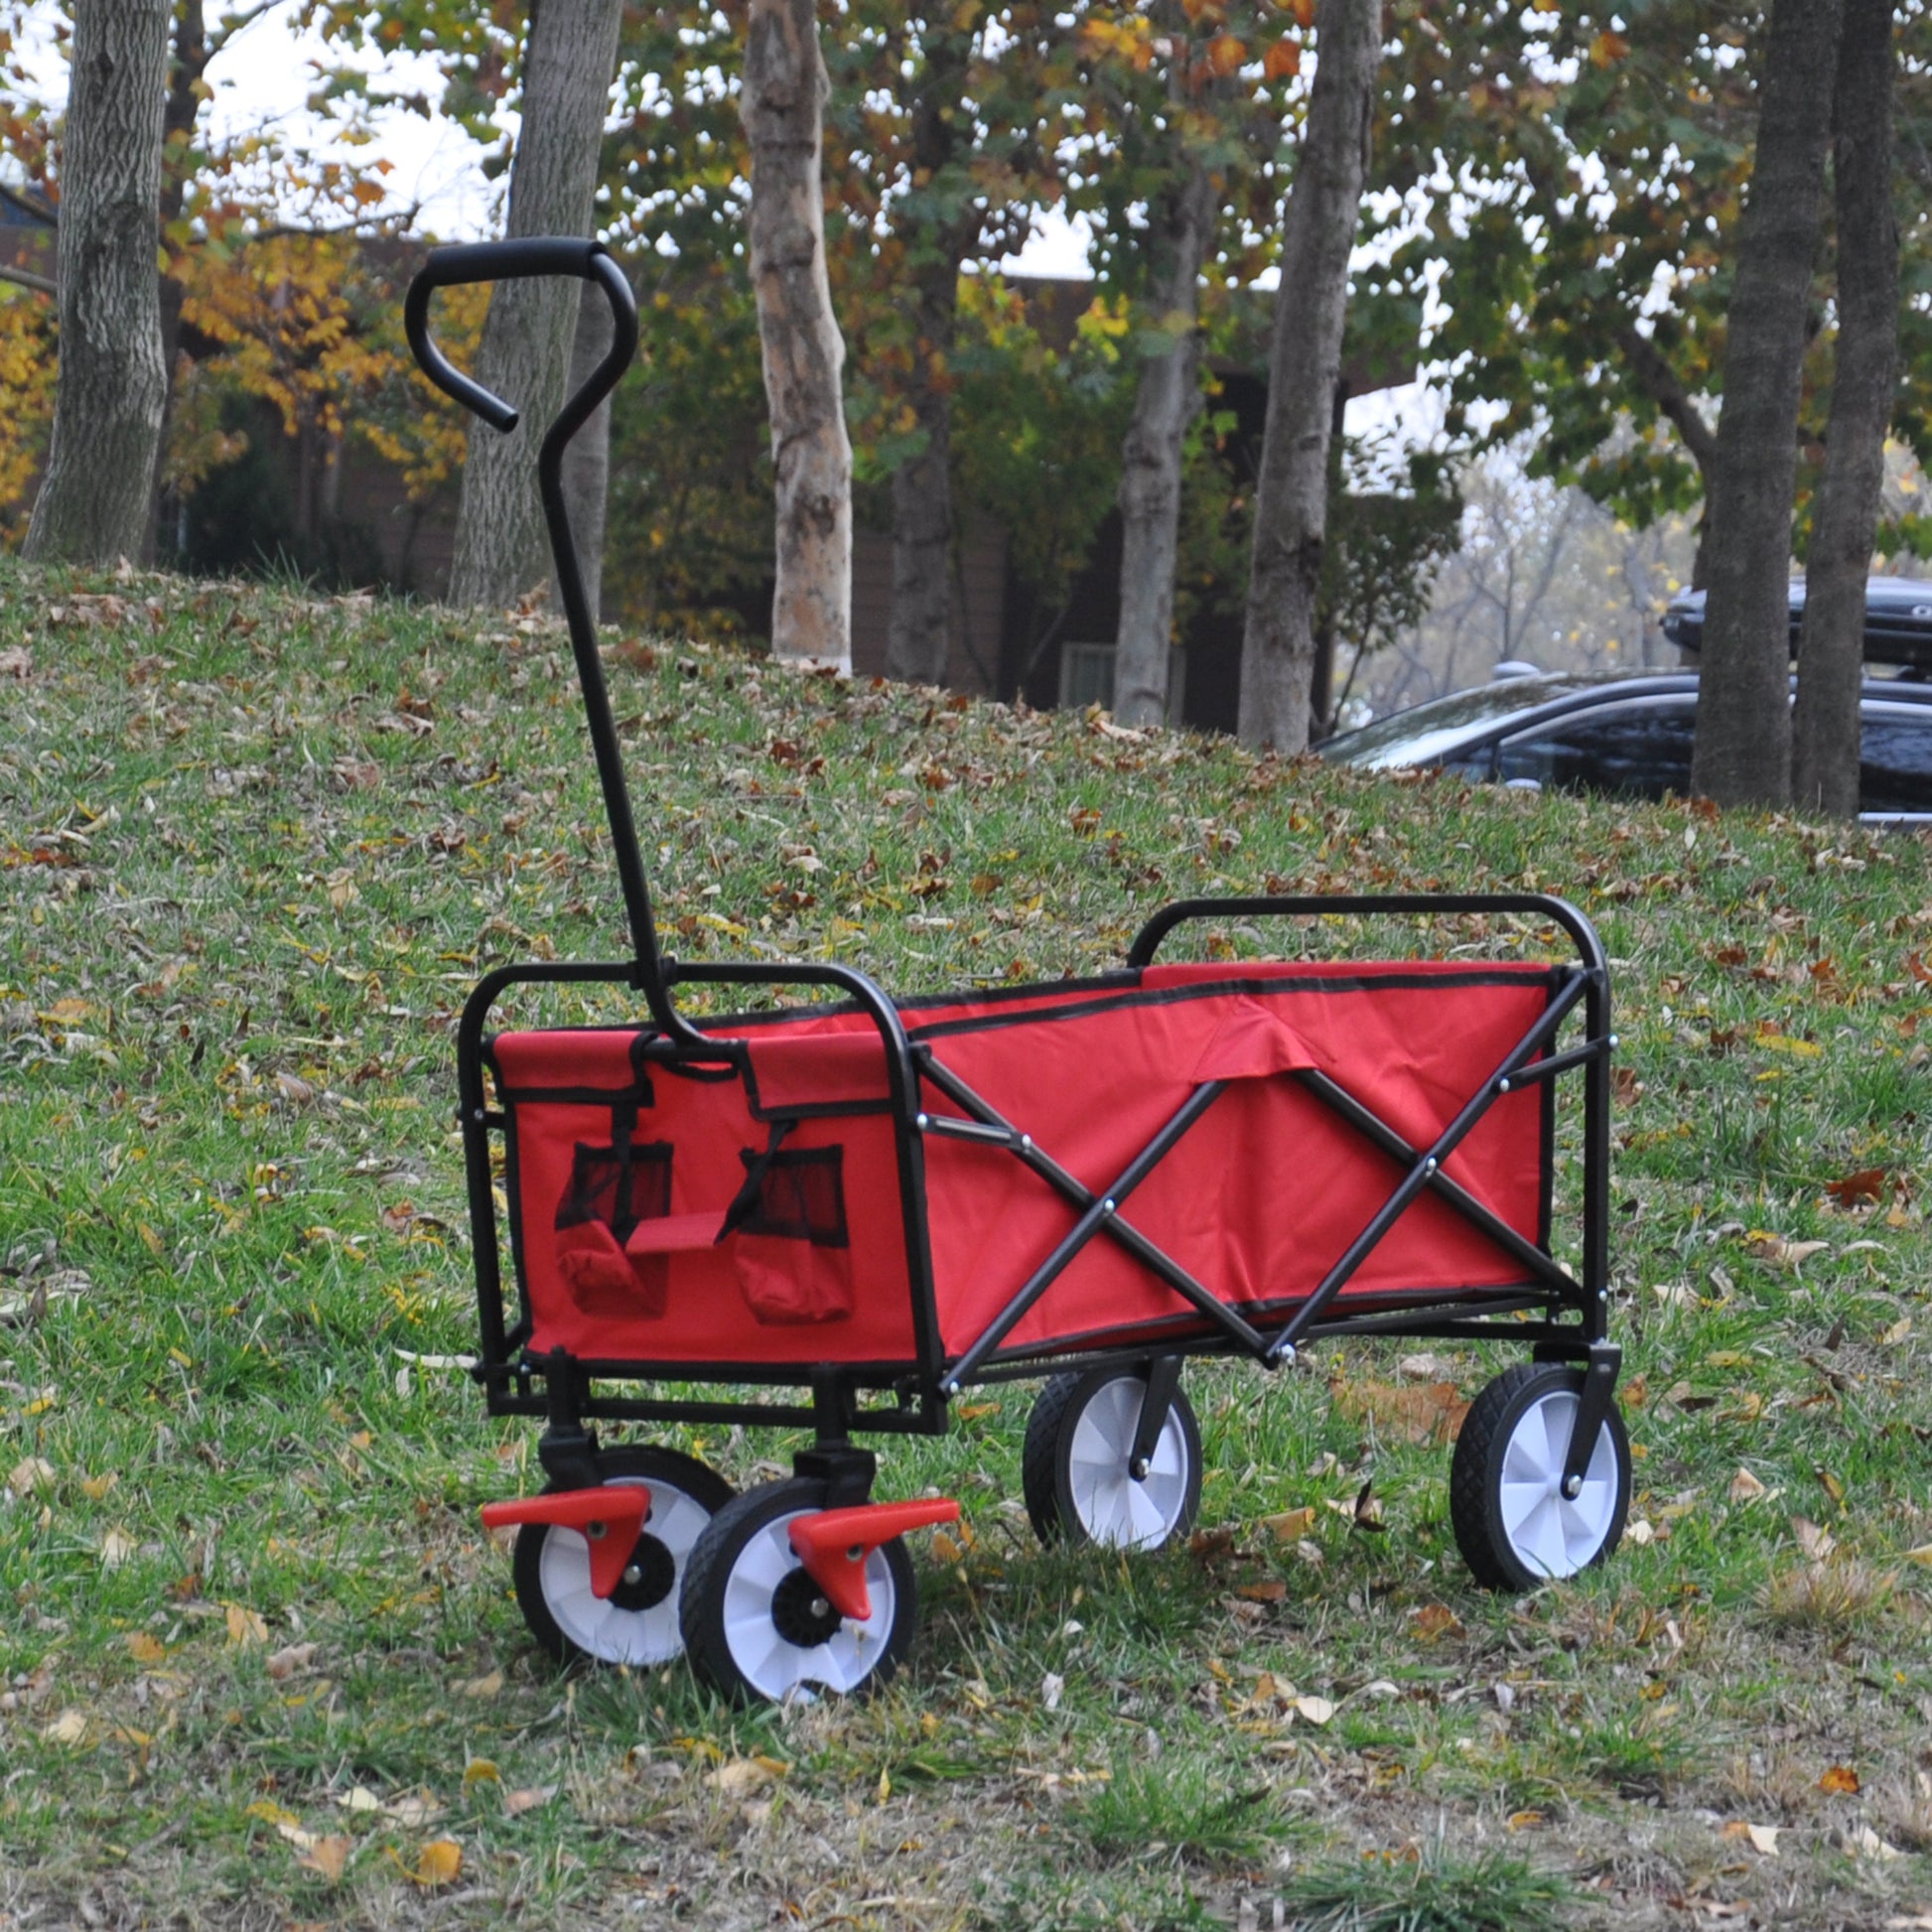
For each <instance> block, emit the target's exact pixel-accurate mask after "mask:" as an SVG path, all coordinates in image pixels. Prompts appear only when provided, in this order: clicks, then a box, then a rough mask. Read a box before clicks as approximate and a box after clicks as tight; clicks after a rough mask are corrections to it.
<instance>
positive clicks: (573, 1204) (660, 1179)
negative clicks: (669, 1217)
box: [557, 1141, 671, 1246]
mask: <svg viewBox="0 0 1932 1932" xmlns="http://www.w3.org/2000/svg"><path fill="white" fill-rule="evenodd" d="M670 1211H671V1144H670V1143H669V1142H668V1141H654V1142H652V1143H650V1144H649V1145H648V1146H645V1147H632V1146H631V1145H630V1143H629V1142H627V1141H626V1142H623V1143H622V1144H621V1145H620V1146H617V1147H586V1146H585V1145H584V1143H583V1142H581V1141H580V1142H579V1143H578V1144H577V1154H576V1158H575V1160H574V1162H573V1163H572V1167H571V1175H570V1186H569V1189H568V1190H567V1191H566V1192H565V1194H564V1197H563V1200H562V1202H561V1203H560V1204H559V1205H558V1208H557V1229H558V1232H559V1233H561V1232H562V1231H563V1230H564V1229H565V1228H574V1227H581V1226H583V1224H584V1223H585V1222H586V1221H601V1222H603V1224H604V1225H605V1226H606V1227H607V1228H609V1229H610V1230H611V1232H612V1233H613V1234H614V1235H615V1236H616V1237H617V1239H618V1242H619V1244H620V1246H621V1245H622V1243H624V1242H625V1241H627V1240H629V1239H630V1231H631V1230H632V1229H633V1228H634V1227H635V1226H636V1225H637V1223H638V1222H639V1221H655V1220H661V1219H662V1218H663V1217H664V1216H665V1215H666V1214H668V1213H669V1212H670Z"/></svg>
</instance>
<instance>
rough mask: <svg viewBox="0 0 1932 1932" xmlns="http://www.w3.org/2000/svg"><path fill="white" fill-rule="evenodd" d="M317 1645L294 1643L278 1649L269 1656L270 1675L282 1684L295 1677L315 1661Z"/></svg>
mask: <svg viewBox="0 0 1932 1932" xmlns="http://www.w3.org/2000/svg"><path fill="white" fill-rule="evenodd" d="M315 1656H316V1646H315V1645H314V1644H312V1643H292V1644H289V1645H288V1646H287V1647H286V1648H284V1649H281V1650H278V1651H276V1653H275V1654H274V1656H272V1657H271V1658H269V1660H268V1664H267V1670H268V1674H269V1676H270V1677H272V1678H273V1679H274V1680H275V1681H276V1683H278V1684H280V1683H283V1682H285V1681H286V1680H287V1679H289V1678H291V1677H293V1676H294V1675H295V1674H296V1672H297V1671H299V1670H307V1669H308V1668H309V1666H310V1665H311V1664H312V1663H313V1662H314V1661H315Z"/></svg>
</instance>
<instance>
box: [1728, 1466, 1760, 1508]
mask: <svg viewBox="0 0 1932 1932" xmlns="http://www.w3.org/2000/svg"><path fill="white" fill-rule="evenodd" d="M1729 1493H1730V1500H1731V1501H1732V1502H1733V1503H1754V1502H1756V1501H1757V1499H1758V1498H1759V1497H1760V1496H1761V1495H1763V1494H1764V1493H1765V1491H1764V1485H1763V1483H1761V1482H1760V1481H1759V1480H1758V1479H1757V1477H1756V1476H1754V1475H1752V1474H1751V1472H1750V1471H1749V1470H1748V1469H1742V1468H1740V1469H1739V1470H1738V1471H1737V1473H1736V1474H1735V1475H1734V1476H1732V1477H1731V1479H1730V1491H1729Z"/></svg>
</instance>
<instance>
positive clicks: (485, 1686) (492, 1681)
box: [456, 1670, 503, 1698]
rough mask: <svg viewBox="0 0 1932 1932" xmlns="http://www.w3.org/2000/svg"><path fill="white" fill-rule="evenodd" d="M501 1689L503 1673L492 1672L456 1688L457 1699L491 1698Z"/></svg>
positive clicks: (473, 1678)
mask: <svg viewBox="0 0 1932 1932" xmlns="http://www.w3.org/2000/svg"><path fill="white" fill-rule="evenodd" d="M502 1688H503V1673H502V1672H501V1671H499V1670H493V1671H491V1672H489V1673H488V1675H487V1676H484V1677H472V1678H469V1679H467V1680H466V1681H465V1682H463V1683H461V1684H459V1685H458V1686H457V1687H456V1690H457V1696H458V1697H466V1698H493V1697H494V1696H496V1694H497V1693H498V1692H499V1691H500V1690H501V1689H502Z"/></svg>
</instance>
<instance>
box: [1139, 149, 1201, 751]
mask: <svg viewBox="0 0 1932 1932" xmlns="http://www.w3.org/2000/svg"><path fill="white" fill-rule="evenodd" d="M1217 199H1218V184H1217V182H1216V181H1215V178H1214V175H1213V173H1212V171H1211V170H1210V169H1209V168H1208V166H1207V164H1206V162H1205V161H1203V160H1202V159H1201V158H1200V157H1198V156H1195V157H1194V158H1193V159H1192V160H1191V161H1190V162H1189V164H1188V167H1187V172H1186V173H1185V174H1184V175H1183V176H1181V177H1180V178H1179V180H1178V182H1177V183H1176V185H1175V188H1174V192H1173V196H1172V198H1171V199H1169V200H1168V201H1166V202H1165V203H1164V204H1162V205H1160V206H1157V207H1156V208H1154V209H1153V210H1151V220H1150V228H1151V231H1152V232H1151V237H1150V240H1151V245H1152V247H1153V248H1154V250H1155V263H1156V267H1155V282H1154V287H1153V289H1152V291H1151V292H1150V307H1151V308H1152V309H1153V310H1154V315H1155V319H1156V320H1157V325H1158V327H1159V328H1160V330H1161V333H1162V334H1163V335H1164V336H1165V337H1166V338H1167V342H1168V346H1167V347H1166V348H1165V349H1164V350H1163V351H1162V352H1161V353H1160V354H1158V355H1152V356H1150V357H1149V358H1148V359H1147V360H1146V361H1145V362H1143V363H1142V364H1141V379H1140V383H1139V386H1138V387H1137V388H1136V390H1135V392H1134V417H1133V420H1132V421H1131V422H1130V423H1129V424H1128V426H1127V436H1126V440H1125V441H1124V442H1123V443H1122V445H1121V477H1120V515H1121V560H1120V629H1119V630H1118V631H1117V632H1116V634H1115V643H1114V716H1115V717H1116V718H1117V719H1118V720H1119V721H1120V722H1121V723H1122V724H1123V725H1158V724H1160V723H1161V722H1162V721H1163V720H1164V719H1165V718H1166V717H1167V715H1168V660H1169V658H1170V657H1171V656H1172V654H1173V573H1174V556H1175V552H1176V551H1177V549H1178V547H1179V541H1180V468H1181V463H1182V460H1183V457H1184V455H1185V450H1186V442H1187V431H1188V428H1189V426H1190V425H1191V424H1192V423H1193V420H1194V418H1195V417H1196V416H1197V415H1198V414H1199V413H1200V406H1201V391H1200V358H1201V336H1200V270H1201V263H1202V261H1203V260H1204V259H1205V258H1206V254H1207V244H1208V240H1209V238H1210V237H1211V236H1212V234H1213V232H1214V213H1215V207H1216V204H1217Z"/></svg>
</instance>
